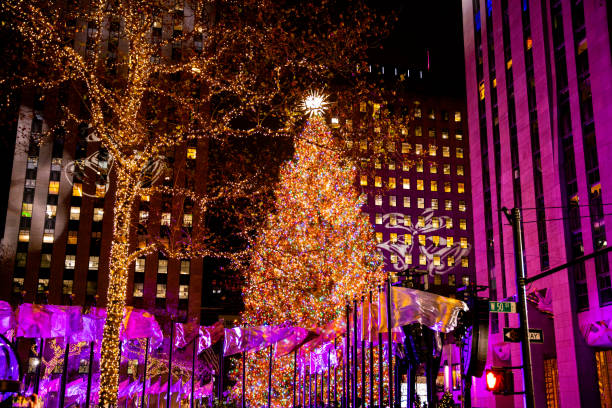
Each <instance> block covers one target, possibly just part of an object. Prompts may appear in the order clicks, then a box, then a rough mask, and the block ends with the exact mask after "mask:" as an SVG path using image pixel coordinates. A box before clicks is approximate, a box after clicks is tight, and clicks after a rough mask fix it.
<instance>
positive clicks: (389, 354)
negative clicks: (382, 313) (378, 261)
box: [387, 276, 393, 407]
mask: <svg viewBox="0 0 612 408" xmlns="http://www.w3.org/2000/svg"><path fill="white" fill-rule="evenodd" d="M392 324H393V322H392V321H391V277H390V276H387V347H388V350H387V359H388V362H387V363H388V364H389V367H388V369H389V407H392V406H393V349H392V345H393V344H392V343H393V341H392V340H393V339H392V338H391V326H392Z"/></svg>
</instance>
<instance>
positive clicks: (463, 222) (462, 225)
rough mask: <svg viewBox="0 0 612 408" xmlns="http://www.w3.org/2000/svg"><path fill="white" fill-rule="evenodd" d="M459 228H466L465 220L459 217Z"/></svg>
mask: <svg viewBox="0 0 612 408" xmlns="http://www.w3.org/2000/svg"><path fill="white" fill-rule="evenodd" d="M459 229H460V230H464V231H465V230H466V229H467V221H466V219H465V218H460V219H459Z"/></svg>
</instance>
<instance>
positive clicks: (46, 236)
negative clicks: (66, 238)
mask: <svg viewBox="0 0 612 408" xmlns="http://www.w3.org/2000/svg"><path fill="white" fill-rule="evenodd" d="M54 233H55V230H52V229H45V232H44V233H43V243H45V244H52V243H53V235H54Z"/></svg>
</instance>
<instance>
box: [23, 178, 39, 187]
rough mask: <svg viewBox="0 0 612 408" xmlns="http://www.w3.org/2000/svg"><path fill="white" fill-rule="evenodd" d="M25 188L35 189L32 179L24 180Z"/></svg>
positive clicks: (34, 182) (34, 181)
mask: <svg viewBox="0 0 612 408" xmlns="http://www.w3.org/2000/svg"><path fill="white" fill-rule="evenodd" d="M25 188H36V180H34V179H26V181H25Z"/></svg>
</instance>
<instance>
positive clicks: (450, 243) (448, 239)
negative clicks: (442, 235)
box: [446, 237, 453, 248]
mask: <svg viewBox="0 0 612 408" xmlns="http://www.w3.org/2000/svg"><path fill="white" fill-rule="evenodd" d="M446 246H447V247H448V248H450V247H452V246H453V237H446Z"/></svg>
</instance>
